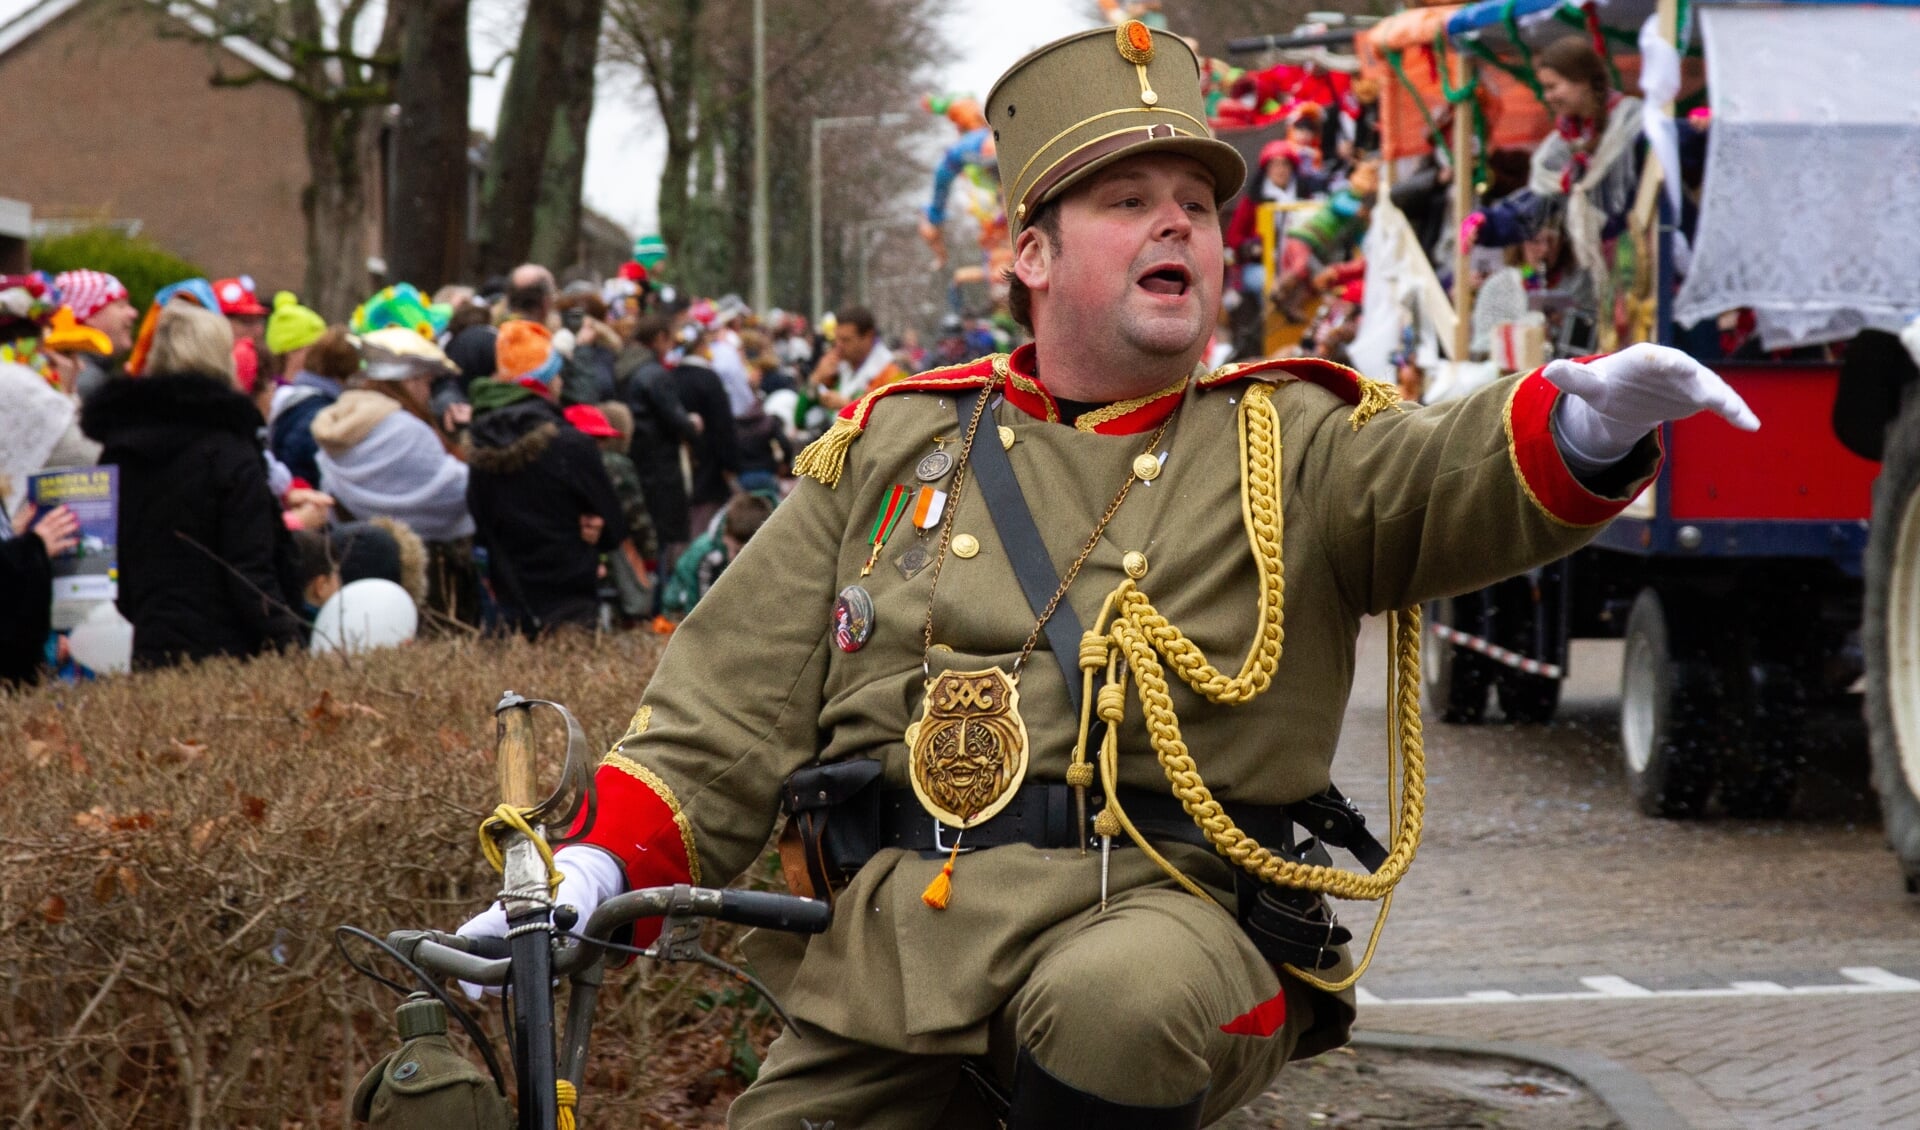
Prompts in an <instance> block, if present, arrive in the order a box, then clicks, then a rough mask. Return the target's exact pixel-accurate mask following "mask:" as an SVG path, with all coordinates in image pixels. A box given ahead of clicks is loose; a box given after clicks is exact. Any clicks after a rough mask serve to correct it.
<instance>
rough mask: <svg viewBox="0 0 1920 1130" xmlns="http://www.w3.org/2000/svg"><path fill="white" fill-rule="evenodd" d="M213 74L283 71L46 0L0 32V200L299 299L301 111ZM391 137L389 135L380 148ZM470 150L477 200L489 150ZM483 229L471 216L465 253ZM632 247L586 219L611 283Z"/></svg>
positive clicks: (132, 2) (233, 44) (256, 54)
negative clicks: (108, 229)
mask: <svg viewBox="0 0 1920 1130" xmlns="http://www.w3.org/2000/svg"><path fill="white" fill-rule="evenodd" d="M173 11H174V12H177V11H179V9H173ZM216 66H218V67H219V69H220V70H221V71H222V72H223V73H225V74H227V75H230V76H239V75H243V74H246V73H248V72H249V71H254V70H257V71H260V72H264V73H267V74H273V75H281V76H284V75H286V74H288V73H290V72H288V71H287V69H286V65H285V64H284V63H283V62H281V61H280V60H279V59H277V58H275V57H274V56H273V55H271V54H270V53H268V52H266V51H264V50H261V49H260V48H259V47H257V46H255V45H254V44H252V43H249V42H247V41H245V40H242V39H237V38H231V37H229V38H227V39H224V40H222V41H221V43H220V46H218V47H215V46H212V45H209V44H208V43H206V42H205V41H204V38H203V37H201V36H200V35H199V34H198V30H197V29H196V28H195V26H194V25H193V24H191V23H189V22H188V18H187V17H182V16H180V15H177V14H171V13H170V11H169V9H168V6H167V5H165V4H164V3H156V2H152V0H37V2H36V3H34V4H32V5H31V6H30V7H28V8H26V9H25V10H24V11H22V12H21V13H20V14H19V15H17V16H15V17H14V18H13V19H12V20H9V21H7V22H5V23H0V154H4V155H5V156H4V158H0V197H14V198H17V199H19V200H21V201H24V202H25V203H26V204H28V205H30V206H31V208H32V211H33V217H34V221H35V224H34V226H35V228H36V230H37V231H42V232H44V231H48V230H60V229H70V228H80V227H89V226H113V227H117V228H120V229H122V230H134V231H137V232H138V233H139V234H140V235H141V236H143V237H145V238H147V239H150V240H152V241H154V242H155V243H157V244H159V245H161V246H162V247H165V248H166V249H167V250H169V251H172V252H173V253H175V254H177V255H179V256H181V257H183V258H185V259H187V260H188V261H189V262H192V263H196V264H198V265H199V266H201V267H202V268H204V269H205V270H207V271H209V272H211V273H212V275H213V276H214V277H223V276H229V275H238V274H248V275H252V276H253V278H254V279H255V281H256V282H257V283H258V285H259V288H260V291H261V293H263V294H270V293H272V292H273V291H274V290H277V289H281V288H285V289H290V290H299V289H300V287H301V286H302V284H303V283H304V281H305V278H306V267H307V261H306V250H305V246H306V221H305V218H304V217H303V216H302V215H301V212H300V196H301V193H302V192H303V191H304V190H305V188H306V186H307V183H308V179H309V177H308V170H307V161H306V154H305V152H304V149H303V142H302V132H301V130H302V127H301V122H300V106H299V101H298V98H297V97H296V96H295V95H294V94H293V92H292V91H289V90H287V89H285V88H284V87H280V86H277V85H275V84H273V83H270V82H260V83H255V84H253V85H251V86H244V87H238V88H234V87H215V86H212V85H211V84H210V83H209V81H208V80H209V78H210V77H211V76H212V75H213V74H214V71H215V68H216ZM390 139H391V133H390V132H383V134H382V145H383V147H384V145H385V144H387V143H388V142H389V141H390ZM474 141H475V143H474V146H473V148H472V149H471V150H470V152H471V154H472V159H473V170H472V181H471V183H470V185H469V199H470V200H474V201H477V200H478V199H479V196H480V180H481V177H482V174H483V173H484V167H485V151H486V139H485V137H484V135H476V137H475V139H474ZM383 165H384V162H380V161H376V162H375V172H374V174H373V175H374V178H375V183H374V184H372V185H369V213H370V216H371V220H370V222H369V230H368V232H367V233H366V253H367V267H368V277H367V289H368V291H369V292H371V291H372V290H374V289H376V288H377V287H379V286H381V285H384V284H385V282H386V281H388V280H386V279H384V278H383V277H382V272H383V271H384V270H385V264H384V261H383V260H382V258H381V235H380V233H381V225H382V222H383V221H382V213H383V211H384V209H383V207H382V205H383V203H384V197H385V193H384V192H383V191H382V189H383V187H384V183H383V182H384V177H383V176H382V174H381V173H380V171H379V169H380V168H381V167H382V166H383ZM477 222H478V216H477V212H475V211H474V210H473V209H471V208H470V210H469V221H468V223H469V239H471V238H472V237H473V236H474V234H475V232H474V231H473V228H474V227H475V226H476V225H477ZM631 240H632V236H631V235H630V234H628V233H627V232H626V231H625V229H623V228H621V227H620V225H618V224H616V223H614V222H613V221H612V220H609V219H607V218H606V217H604V216H601V215H599V214H597V213H594V212H592V211H591V210H588V211H587V212H586V213H585V215H584V216H583V220H582V223H581V232H580V250H579V253H578V258H577V262H578V263H581V264H586V265H589V266H590V267H591V268H593V269H594V270H596V271H597V272H599V273H601V274H611V273H612V272H613V271H614V270H615V269H617V267H618V265H619V263H621V262H622V261H624V260H625V259H626V257H627V255H628V252H629V248H630V246H631ZM469 261H472V260H471V257H470V258H469ZM555 266H556V267H560V266H565V265H564V264H555Z"/></svg>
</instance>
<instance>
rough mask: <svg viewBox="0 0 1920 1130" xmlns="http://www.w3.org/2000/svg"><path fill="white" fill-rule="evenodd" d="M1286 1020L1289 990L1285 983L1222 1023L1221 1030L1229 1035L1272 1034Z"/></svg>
mask: <svg viewBox="0 0 1920 1130" xmlns="http://www.w3.org/2000/svg"><path fill="white" fill-rule="evenodd" d="M1286 1022H1287V990H1286V986H1284V985H1283V986H1281V987H1280V991H1279V992H1277V993H1275V994H1273V996H1272V997H1270V998H1269V999H1267V1000H1263V1001H1261V1002H1260V1003H1259V1004H1256V1005H1254V1006H1253V1007H1252V1008H1250V1009H1248V1010H1247V1011H1245V1012H1243V1013H1241V1014H1240V1015H1239V1016H1236V1017H1234V1018H1233V1019H1232V1020H1229V1021H1227V1022H1226V1023H1225V1024H1222V1025H1221V1026H1220V1030H1221V1031H1222V1032H1225V1033H1226V1034H1227V1035H1229V1036H1271V1035H1273V1034H1274V1033H1275V1032H1278V1031H1279V1030H1280V1028H1281V1026H1282V1025H1284V1024H1285V1023H1286Z"/></svg>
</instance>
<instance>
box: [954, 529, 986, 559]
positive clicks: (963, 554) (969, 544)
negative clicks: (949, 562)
mask: <svg viewBox="0 0 1920 1130" xmlns="http://www.w3.org/2000/svg"><path fill="white" fill-rule="evenodd" d="M979 552H980V539H979V538H976V537H974V536H973V535H972V534H956V535H954V539H953V555H954V556H955V557H960V558H969V557H972V556H973V555H974V554H977V553H979Z"/></svg>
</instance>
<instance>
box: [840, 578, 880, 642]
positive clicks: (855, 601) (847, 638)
mask: <svg viewBox="0 0 1920 1130" xmlns="http://www.w3.org/2000/svg"><path fill="white" fill-rule="evenodd" d="M872 635H873V597H871V596H869V595H868V594H867V590H866V589H863V588H861V587H860V586H859V585H848V586H847V587H846V588H843V589H841V590H840V597H839V599H837V600H835V601H834V602H833V646H835V647H837V648H839V649H840V650H841V651H844V652H848V653H852V652H856V651H859V650H860V649H861V648H863V647H865V646H867V639H868V637H870V636H872Z"/></svg>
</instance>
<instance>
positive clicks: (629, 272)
mask: <svg viewBox="0 0 1920 1130" xmlns="http://www.w3.org/2000/svg"><path fill="white" fill-rule="evenodd" d="M620 277H621V278H623V279H625V280H627V281H628V282H631V283H642V282H646V281H647V269H646V267H644V266H642V265H641V264H639V263H635V262H631V261H629V262H625V263H622V264H620Z"/></svg>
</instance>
